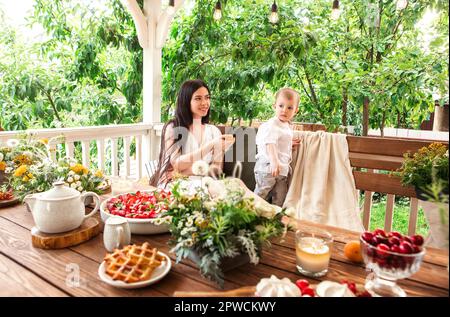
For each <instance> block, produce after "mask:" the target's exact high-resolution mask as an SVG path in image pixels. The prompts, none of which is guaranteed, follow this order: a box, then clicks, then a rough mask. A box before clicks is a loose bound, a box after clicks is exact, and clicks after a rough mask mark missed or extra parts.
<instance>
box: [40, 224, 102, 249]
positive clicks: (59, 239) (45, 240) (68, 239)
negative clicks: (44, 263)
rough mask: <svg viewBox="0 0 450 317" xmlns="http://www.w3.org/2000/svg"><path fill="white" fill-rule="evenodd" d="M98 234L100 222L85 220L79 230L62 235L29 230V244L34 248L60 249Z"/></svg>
mask: <svg viewBox="0 0 450 317" xmlns="http://www.w3.org/2000/svg"><path fill="white" fill-rule="evenodd" d="M99 233H100V221H99V220H97V219H96V218H92V217H90V218H87V219H86V220H85V221H84V222H83V223H82V224H81V226H80V227H79V228H77V229H75V230H72V231H67V232H62V233H54V234H50V233H44V232H41V231H39V230H38V229H37V228H36V227H33V228H32V229H31V242H32V244H33V246H34V247H35V248H40V249H62V248H67V247H70V246H74V245H77V244H80V243H83V242H85V241H88V240H90V239H92V238H93V237H95V236H97V235H98V234H99Z"/></svg>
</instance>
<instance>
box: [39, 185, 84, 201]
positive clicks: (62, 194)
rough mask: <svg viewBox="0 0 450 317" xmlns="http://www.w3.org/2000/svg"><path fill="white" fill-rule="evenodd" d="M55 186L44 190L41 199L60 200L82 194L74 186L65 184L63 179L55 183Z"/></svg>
mask: <svg viewBox="0 0 450 317" xmlns="http://www.w3.org/2000/svg"><path fill="white" fill-rule="evenodd" d="M52 185H53V188H52V189H50V190H48V191H46V192H43V193H42V194H41V195H40V197H39V199H43V200H60V199H69V198H75V197H78V196H80V192H79V191H78V190H76V189H74V188H71V187H68V186H65V184H64V182H63V181H56V182H54V183H53V184H52Z"/></svg>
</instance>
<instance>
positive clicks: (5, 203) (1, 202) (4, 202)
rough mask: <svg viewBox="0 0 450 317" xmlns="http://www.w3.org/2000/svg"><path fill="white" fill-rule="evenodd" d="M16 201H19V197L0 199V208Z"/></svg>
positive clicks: (16, 202) (14, 203)
mask: <svg viewBox="0 0 450 317" xmlns="http://www.w3.org/2000/svg"><path fill="white" fill-rule="evenodd" d="M18 203H20V201H19V198H13V199H10V200H0V208H3V207H9V206H12V205H16V204H18Z"/></svg>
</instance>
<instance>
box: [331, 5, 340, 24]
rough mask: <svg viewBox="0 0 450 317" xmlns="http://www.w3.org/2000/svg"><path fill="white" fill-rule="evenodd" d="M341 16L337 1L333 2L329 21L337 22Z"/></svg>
mask: <svg viewBox="0 0 450 317" xmlns="http://www.w3.org/2000/svg"><path fill="white" fill-rule="evenodd" d="M340 16H341V9H340V8H339V0H334V1H333V8H332V10H331V19H333V20H337V19H339V17H340Z"/></svg>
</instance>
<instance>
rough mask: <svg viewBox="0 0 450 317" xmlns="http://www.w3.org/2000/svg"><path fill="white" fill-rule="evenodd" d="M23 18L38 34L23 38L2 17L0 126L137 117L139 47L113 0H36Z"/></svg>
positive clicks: (119, 120) (62, 124)
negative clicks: (36, 38)
mask: <svg viewBox="0 0 450 317" xmlns="http://www.w3.org/2000/svg"><path fill="white" fill-rule="evenodd" d="M99 9H101V10H99ZM30 21H31V22H32V23H39V24H40V25H42V26H43V27H44V29H45V31H46V33H47V38H46V39H45V40H43V41H42V42H37V43H34V44H31V45H30V44H28V43H24V40H23V37H21V36H20V35H18V34H17V33H16V31H15V30H13V29H11V28H10V27H8V25H7V24H6V22H5V21H4V19H1V25H2V27H1V28H0V42H1V43H2V47H1V49H0V74H1V75H2V76H1V77H2V80H1V82H0V104H1V105H2V107H1V118H0V125H1V126H3V128H5V129H8V130H19V129H26V128H31V127H67V126H74V125H84V126H88V125H103V124H111V123H132V122H139V121H141V118H142V97H141V95H142V50H141V49H140V47H139V44H138V41H137V37H136V32H135V28H134V24H133V22H132V19H131V17H130V16H129V14H128V13H127V12H126V10H125V9H124V8H123V7H122V5H121V4H120V1H119V0H115V1H112V2H109V1H108V2H105V6H102V5H101V4H98V3H95V2H92V3H88V2H86V1H51V0H36V1H35V3H34V10H33V15H32V16H31V17H30Z"/></svg>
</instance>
